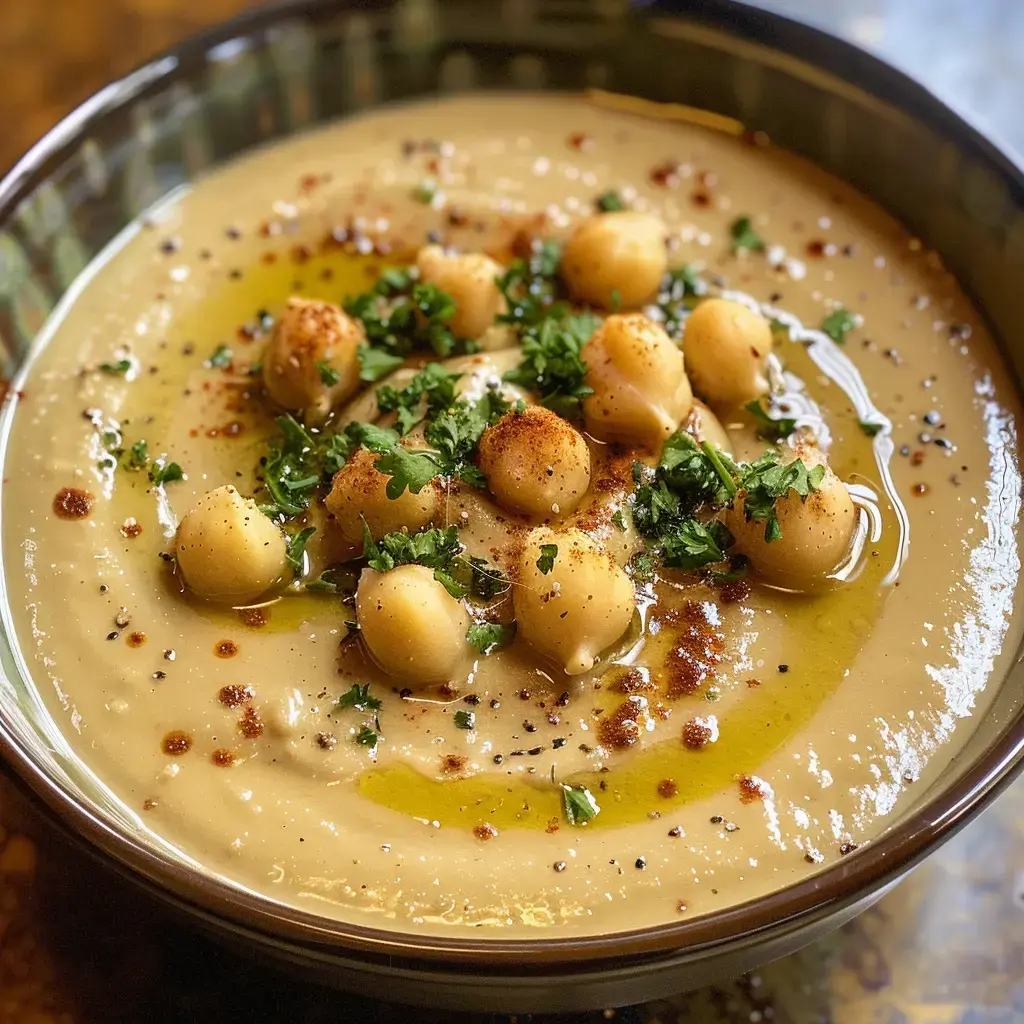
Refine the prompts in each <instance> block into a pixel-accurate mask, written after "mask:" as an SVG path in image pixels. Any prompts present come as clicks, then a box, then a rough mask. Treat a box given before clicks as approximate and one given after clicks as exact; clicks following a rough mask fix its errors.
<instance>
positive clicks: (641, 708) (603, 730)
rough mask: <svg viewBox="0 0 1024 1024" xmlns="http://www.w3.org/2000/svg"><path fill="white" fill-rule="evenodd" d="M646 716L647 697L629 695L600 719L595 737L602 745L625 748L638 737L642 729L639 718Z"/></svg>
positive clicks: (619, 748)
mask: <svg viewBox="0 0 1024 1024" xmlns="http://www.w3.org/2000/svg"><path fill="white" fill-rule="evenodd" d="M648 717H649V715H648V709H647V698H646V697H639V696H633V697H630V698H629V699H628V700H625V701H623V702H622V703H621V704H620V705H619V706H618V707H617V708H616V709H615V710H614V711H613V712H612V713H611V714H610V715H608V716H607V717H606V718H602V719H601V723H600V724H599V725H598V727H597V738H598V740H599V741H600V743H601V745H602V746H604V747H609V748H610V749H612V750H625V749H626V748H627V747H631V746H633V744H634V743H636V741H637V740H638V739H640V734H641V733H642V732H643V731H644V726H643V725H642V724H641V720H646V719H647V718H648Z"/></svg>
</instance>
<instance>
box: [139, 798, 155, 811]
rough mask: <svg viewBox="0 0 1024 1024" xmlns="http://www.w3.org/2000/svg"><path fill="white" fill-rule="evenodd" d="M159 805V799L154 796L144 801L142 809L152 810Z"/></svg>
mask: <svg viewBox="0 0 1024 1024" xmlns="http://www.w3.org/2000/svg"><path fill="white" fill-rule="evenodd" d="M156 806H157V801H156V800H154V799H152V797H150V798H148V799H146V800H143V801H142V809H143V810H144V811H152V810H153V809H154V808H155V807H156Z"/></svg>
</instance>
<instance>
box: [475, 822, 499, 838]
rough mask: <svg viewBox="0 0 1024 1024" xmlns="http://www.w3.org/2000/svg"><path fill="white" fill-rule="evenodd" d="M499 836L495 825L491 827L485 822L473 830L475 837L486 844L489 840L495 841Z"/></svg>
mask: <svg viewBox="0 0 1024 1024" xmlns="http://www.w3.org/2000/svg"><path fill="white" fill-rule="evenodd" d="M497 834H498V830H497V829H496V828H495V827H494V826H493V825H489V824H488V823H487V822H484V823H483V824H482V825H476V826H475V827H474V828H473V835H475V836H476V837H477V839H480V840H483V841H485V842H486V840H488V839H493V838H494V837H495V836H496V835H497Z"/></svg>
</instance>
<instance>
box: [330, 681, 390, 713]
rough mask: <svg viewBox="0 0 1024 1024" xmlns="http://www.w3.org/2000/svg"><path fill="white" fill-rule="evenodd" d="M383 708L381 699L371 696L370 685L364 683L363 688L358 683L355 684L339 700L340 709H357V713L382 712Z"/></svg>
mask: <svg viewBox="0 0 1024 1024" xmlns="http://www.w3.org/2000/svg"><path fill="white" fill-rule="evenodd" d="M383 706H384V703H383V701H381V700H380V698H378V697H371V696H370V684H369V683H364V684H363V685H362V686H360V685H359V684H358V683H353V684H352V686H351V688H350V689H348V690H346V691H345V692H344V693H343V694H342V695H341V696H340V697H339V698H338V707H339V708H355V709H356V710H357V711H380V709H381V708H382V707H383Z"/></svg>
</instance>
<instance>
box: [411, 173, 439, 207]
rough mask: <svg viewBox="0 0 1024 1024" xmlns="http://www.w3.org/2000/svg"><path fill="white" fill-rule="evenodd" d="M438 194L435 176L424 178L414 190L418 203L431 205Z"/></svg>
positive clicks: (414, 197)
mask: <svg viewBox="0 0 1024 1024" xmlns="http://www.w3.org/2000/svg"><path fill="white" fill-rule="evenodd" d="M436 195H437V182H436V181H434V179H433V178H424V179H423V180H422V181H421V182H420V183H419V184H418V185H417V186H416V187H415V188H414V189H413V190H412V197H413V199H415V200H416V202H417V203H423V205H424V206H429V205H430V204H431V203H432V202H433V201H434V197H435V196H436Z"/></svg>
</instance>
